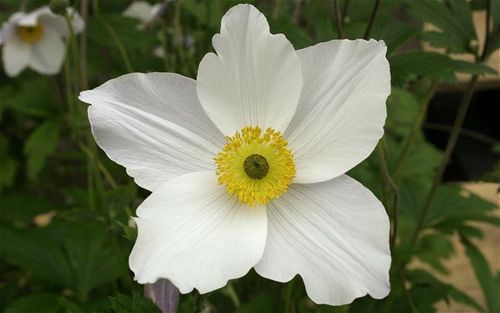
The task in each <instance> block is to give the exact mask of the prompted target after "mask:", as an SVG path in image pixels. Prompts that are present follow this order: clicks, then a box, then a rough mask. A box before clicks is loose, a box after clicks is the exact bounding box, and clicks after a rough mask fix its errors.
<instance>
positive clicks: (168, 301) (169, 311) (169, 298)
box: [144, 279, 179, 313]
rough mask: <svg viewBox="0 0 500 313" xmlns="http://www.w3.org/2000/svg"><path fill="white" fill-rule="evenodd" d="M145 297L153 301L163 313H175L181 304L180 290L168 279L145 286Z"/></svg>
mask: <svg viewBox="0 0 500 313" xmlns="http://www.w3.org/2000/svg"><path fill="white" fill-rule="evenodd" d="M144 295H145V296H146V297H148V298H149V299H151V300H152V301H153V302H154V303H155V304H156V305H157V306H158V307H159V308H160V310H161V311H162V313H175V312H176V310H177V304H178V303H179V289H177V288H176V287H175V286H174V284H172V283H171V282H170V281H169V280H167V279H158V280H157V281H156V282H155V283H154V284H146V285H144Z"/></svg>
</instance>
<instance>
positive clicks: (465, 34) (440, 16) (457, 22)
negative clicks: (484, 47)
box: [408, 0, 477, 54]
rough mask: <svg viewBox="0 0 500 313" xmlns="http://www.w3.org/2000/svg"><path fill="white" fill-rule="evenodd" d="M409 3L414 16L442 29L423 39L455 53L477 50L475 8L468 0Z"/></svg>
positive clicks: (426, 34) (421, 0) (420, 0)
mask: <svg viewBox="0 0 500 313" xmlns="http://www.w3.org/2000/svg"><path fill="white" fill-rule="evenodd" d="M408 4H409V9H408V12H409V13H410V14H411V15H413V16H415V17H417V18H418V19H421V20H424V21H426V22H429V23H431V24H433V25H435V26H436V27H438V28H439V29H440V32H430V33H425V34H424V36H423V37H422V39H423V40H425V41H428V42H429V43H430V44H432V45H433V46H435V47H438V48H446V49H448V50H449V51H450V52H453V53H472V54H476V53H477V50H476V49H475V48H474V47H473V45H471V43H473V42H476V43H477V36H476V31H475V29H474V24H473V22H472V14H471V10H470V7H469V4H468V3H467V2H466V1H465V0H453V1H446V2H445V1H437V0H419V1H408Z"/></svg>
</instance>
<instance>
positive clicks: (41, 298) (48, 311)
mask: <svg viewBox="0 0 500 313" xmlns="http://www.w3.org/2000/svg"><path fill="white" fill-rule="evenodd" d="M59 298H60V296H59V295H56V294H49V293H35V294H32V295H29V296H26V297H23V298H19V299H18V300H16V301H15V302H14V303H12V304H11V305H9V306H8V308H7V310H5V313H35V312H36V313H59V312H61V311H62V307H61V305H60V304H59ZM75 313H79V312H75Z"/></svg>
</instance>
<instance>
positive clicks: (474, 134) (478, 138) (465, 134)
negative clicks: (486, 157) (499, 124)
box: [422, 123, 498, 145]
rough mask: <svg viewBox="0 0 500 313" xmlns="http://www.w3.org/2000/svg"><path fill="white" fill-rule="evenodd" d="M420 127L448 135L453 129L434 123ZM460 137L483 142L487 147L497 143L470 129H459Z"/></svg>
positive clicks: (493, 139) (491, 138) (495, 140)
mask: <svg viewBox="0 0 500 313" xmlns="http://www.w3.org/2000/svg"><path fill="white" fill-rule="evenodd" d="M422 127H423V128H424V129H431V130H438V131H443V132H448V133H450V132H451V131H452V130H453V127H451V126H448V125H442V124H436V123H424V124H423V125H422ZM460 136H463V137H468V138H471V139H474V140H476V141H479V142H483V143H485V144H488V145H494V144H497V143H498V140H497V139H495V138H493V137H490V136H488V135H485V134H481V133H480V132H477V131H475V130H472V129H466V128H462V129H460Z"/></svg>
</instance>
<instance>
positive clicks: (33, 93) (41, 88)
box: [0, 76, 57, 118]
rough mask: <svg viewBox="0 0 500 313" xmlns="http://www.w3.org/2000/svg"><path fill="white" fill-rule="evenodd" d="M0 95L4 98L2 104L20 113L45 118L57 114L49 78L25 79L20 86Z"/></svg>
mask: <svg viewBox="0 0 500 313" xmlns="http://www.w3.org/2000/svg"><path fill="white" fill-rule="evenodd" d="M54 84H55V83H54ZM0 95H1V96H2V100H1V102H3V103H4V105H5V106H8V107H9V108H10V109H12V110H14V111H16V112H18V113H22V114H25V115H28V116H32V117H43V118H48V117H52V116H55V115H56V114H57V109H56V108H57V106H56V105H55V102H54V97H55V92H54V90H53V89H52V86H51V81H50V79H49V77H40V76H37V78H33V79H23V80H21V81H20V83H19V85H16V86H14V87H11V88H8V90H7V91H5V93H3V92H2V93H0ZM2 106H3V105H2Z"/></svg>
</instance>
